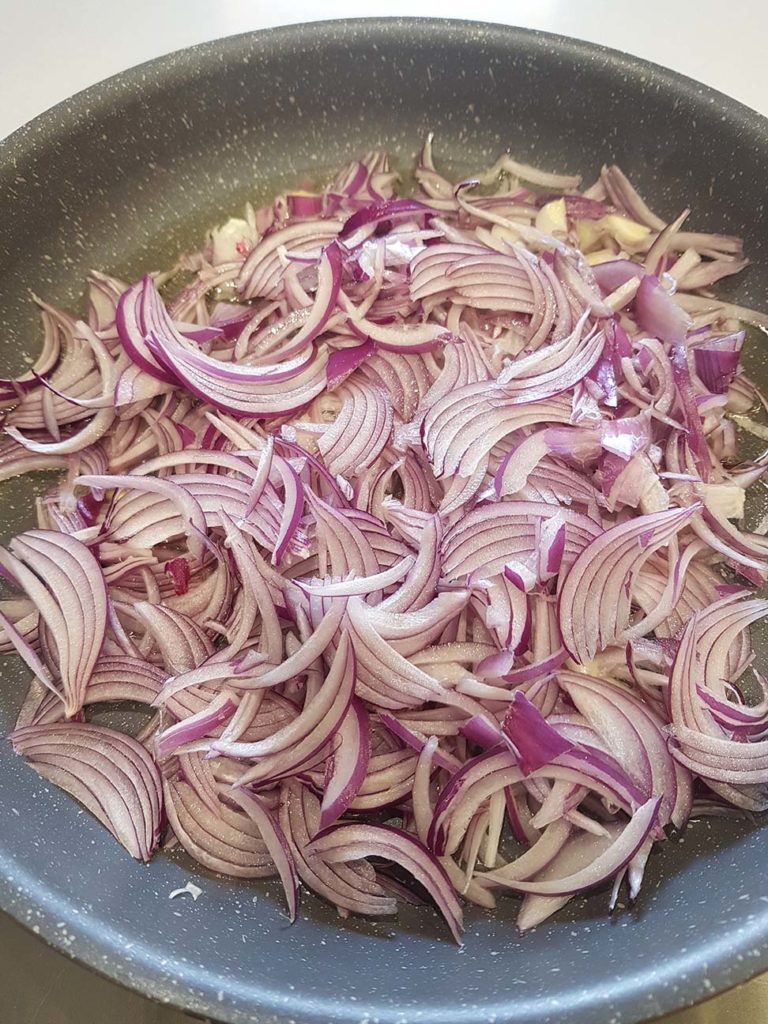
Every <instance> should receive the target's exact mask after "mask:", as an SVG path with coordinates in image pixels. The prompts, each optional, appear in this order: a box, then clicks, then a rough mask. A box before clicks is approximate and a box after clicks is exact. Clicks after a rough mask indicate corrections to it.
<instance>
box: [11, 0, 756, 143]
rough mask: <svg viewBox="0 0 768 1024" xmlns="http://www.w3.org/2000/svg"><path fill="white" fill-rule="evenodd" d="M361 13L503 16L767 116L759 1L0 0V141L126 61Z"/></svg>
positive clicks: (503, 19)
mask: <svg viewBox="0 0 768 1024" xmlns="http://www.w3.org/2000/svg"><path fill="white" fill-rule="evenodd" d="M361 13H365V14H366V15H369V16H370V15H414V14H418V15H422V16H425V17H429V16H432V17H437V16H439V17H449V18H462V17H467V16H468V15H471V17H472V18H474V19H476V20H479V21H492V22H504V23H507V24H514V25H523V26H526V27H528V28H536V29H543V30H546V31H550V32H559V33H561V34H563V35H571V36H577V37H579V38H581V39H588V40H591V41H594V42H598V43H603V44H605V45H606V46H612V47H615V48H616V49H619V50H625V51H627V52H629V53H634V54H637V55H638V56H641V57H645V58H647V59H649V60H652V61H656V62H657V63H658V64H664V65H666V66H667V67H671V68H674V69H675V70H677V71H682V72H683V73H684V74H686V75H690V76H691V77H692V78H697V79H699V80H700V81H702V82H706V83H707V84H708V85H712V86H714V87H715V88H717V89H720V90H721V91H722V92H725V93H728V94H729V95H731V96H734V97H735V98H736V99H739V100H741V101H742V102H743V103H746V104H748V105H749V106H752V107H754V108H755V109H756V110H759V111H760V112H761V113H763V114H768V74H766V73H765V72H764V71H763V70H762V67H763V61H764V60H765V41H766V30H768V6H766V5H765V3H764V2H762V0H732V2H730V3H726V4H723V3H722V0H642V2H640V3H638V2H637V0H635V2H632V3H630V2H628V0H473V2H472V3H468V2H467V0H389V2H388V3H378V2H376V0H362V2H361V0H283V2H282V3H274V2H272V3H267V2H265V0H131V2H130V3H128V2H125V0H123V2H122V3H121V2H118V0H72V2H71V3H67V2H62V0H26V2H25V3H21V2H20V0H0V25H2V27H3V30H2V35H1V36H0V57H1V59H0V139H1V138H3V137H5V136H6V135H8V134H9V133H10V132H12V131H13V130H14V129H15V128H18V127H19V126H20V125H22V124H24V123H25V122H26V121H29V120H30V118H32V117H34V116H35V115H36V114H39V113H41V112H42V111H43V110H45V109H46V108H47V107H50V106H53V104H55V103H58V102H59V101H60V100H63V99H66V98H67V97H68V96H71V95H72V94H73V93H75V92H78V91H79V90H80V89H84V88H85V87H86V86H88V85H91V84H93V83H94V82H97V81H99V80H100V79H103V78H107V77H108V76H109V75H113V74H115V73H116V72H118V71H122V70H123V69H124V68H128V67H131V66H132V65H134V64H139V63H141V62H142V61H145V60H149V59H150V58H152V57H157V56H159V55H160V54H162V53H169V52H170V51H172V50H178V49H181V48H182V47H184V46H189V45H191V44H193V43H199V42H203V41H204V40H207V39H215V38H217V37H220V36H227V35H233V34H235V33H237V32H246V31H249V30H251V29H257V28H266V27H269V26H272V25H279V24H288V23H295V22H301V21H320V20H326V19H330V18H347V17H358V16H359V15H360V14H361Z"/></svg>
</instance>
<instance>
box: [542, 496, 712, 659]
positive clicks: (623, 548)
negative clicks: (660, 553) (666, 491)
mask: <svg viewBox="0 0 768 1024" xmlns="http://www.w3.org/2000/svg"><path fill="white" fill-rule="evenodd" d="M698 510H699V509H698V506H695V505H694V506H691V507H690V508H687V509H669V511H666V512H657V513H654V514H651V515H647V516H639V517H638V518H637V519H633V520H630V521H629V522H628V523H624V524H622V525H619V526H615V527H613V528H612V529H610V530H606V531H605V533H603V534H602V535H601V536H600V537H598V538H596V539H595V540H594V541H592V543H591V544H589V545H588V546H587V547H585V548H584V550H583V551H582V552H581V554H580V555H579V557H578V558H577V559H576V561H575V562H574V564H573V566H572V567H571V569H570V572H569V573H568V575H567V576H566V577H565V582H564V583H563V586H562V588H561V590H560V596H559V603H558V614H559V621H560V629H561V630H562V634H563V643H564V644H565V647H566V649H567V650H568V651H570V653H571V656H572V657H573V658H575V659H576V660H577V661H579V662H581V663H582V664H583V663H585V662H588V661H590V660H591V659H592V658H594V656H595V654H596V653H597V652H598V651H602V650H605V649H606V648H607V647H609V646H610V645H611V644H614V643H616V642H620V641H621V639H622V634H623V631H624V630H625V629H626V627H627V624H628V621H629V613H630V599H631V591H632V580H633V576H634V574H635V573H637V571H638V570H639V569H640V567H641V566H642V565H643V563H644V562H645V561H646V560H647V559H648V558H649V557H650V555H652V554H653V552H654V551H657V550H658V549H659V548H660V547H662V546H663V545H664V544H667V543H668V542H669V541H670V539H671V538H672V537H674V536H675V535H676V534H677V533H678V532H679V531H680V530H682V529H683V527H684V526H685V525H686V524H687V523H688V522H689V521H690V520H691V518H692V517H693V516H694V515H696V513H697V512H698Z"/></svg>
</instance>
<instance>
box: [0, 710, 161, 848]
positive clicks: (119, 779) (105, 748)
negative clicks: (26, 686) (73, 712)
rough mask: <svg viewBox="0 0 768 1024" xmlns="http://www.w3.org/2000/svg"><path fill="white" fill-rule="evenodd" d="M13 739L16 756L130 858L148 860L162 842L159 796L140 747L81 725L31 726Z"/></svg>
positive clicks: (150, 762)
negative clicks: (73, 803) (65, 794)
mask: <svg viewBox="0 0 768 1024" xmlns="http://www.w3.org/2000/svg"><path fill="white" fill-rule="evenodd" d="M11 740H12V742H13V749H14V750H15V752H16V753H17V754H21V755H22V756H23V757H25V758H26V760H27V761H28V762H29V763H30V764H31V765H32V767H33V768H34V769H35V771H37V772H38V773H39V774H40V775H42V776H43V778H46V779H48V780H50V781H51V782H53V783H55V785H57V786H59V787H60V788H61V789H64V790H66V791H67V792H68V793H70V794H71V795H72V796H74V797H75V798H76V799H77V800H79V801H80V803H82V804H83V805H84V806H85V807H86V808H87V809H88V810H89V811H90V812H91V813H92V814H93V815H94V817H96V818H98V820H99V821H100V822H101V823H102V825H104V826H105V827H106V828H108V829H109V831H110V832H111V833H112V835H113V836H114V837H115V839H117V841H118V842H119V843H121V844H122V845H123V846H124V847H125V848H126V850H127V851H128V852H129V853H130V855H131V856H132V857H135V858H136V859H137V860H144V861H147V860H149V858H150V857H151V856H152V853H153V852H154V850H155V847H156V846H157V842H158V839H159V837H160V827H161V809H162V792H161V782H160V775H159V772H158V770H157V768H156V766H155V763H154V761H153V760H152V758H151V757H150V755H149V754H148V753H147V751H146V750H145V748H144V747H142V746H141V744H140V743H137V742H136V740H134V739H132V738H131V737H130V736H123V735H121V734H120V733H117V732H114V731H113V730H112V729H103V728H101V727H100V726H97V725H86V724H84V723H79V722H72V723H69V724H64V723H62V724H60V725H58V724H55V725H29V726H26V727H25V728H22V729H17V730H16V731H15V732H14V733H13V734H12V735H11Z"/></svg>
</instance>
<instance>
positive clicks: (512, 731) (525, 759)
mask: <svg viewBox="0 0 768 1024" xmlns="http://www.w3.org/2000/svg"><path fill="white" fill-rule="evenodd" d="M502 732H503V733H504V735H505V736H506V737H507V739H508V740H510V741H511V743H512V746H513V747H514V748H515V750H516V751H517V755H518V758H519V762H520V767H521V768H522V770H523V772H524V773H525V774H526V775H530V774H531V773H532V772H535V771H536V769H537V768H541V767H543V766H544V765H545V764H549V763H550V762H551V761H554V760H555V758H557V757H559V756H560V755H561V754H566V753H568V751H569V750H572V749H573V744H572V743H570V742H569V741H568V740H567V739H564V738H563V737H562V736H561V735H560V734H559V733H558V732H557V730H555V729H553V728H552V726H551V725H548V724H547V722H546V721H545V720H544V719H543V718H542V717H541V715H540V714H539V712H538V711H537V710H536V708H535V707H534V706H533V705H532V704H531V702H530V701H529V700H528V699H527V698H526V696H525V694H524V693H521V692H520V691H518V692H517V693H516V694H515V695H514V698H513V700H512V702H511V703H510V705H509V708H508V709H507V713H506V715H505V716H504V724H503V725H502Z"/></svg>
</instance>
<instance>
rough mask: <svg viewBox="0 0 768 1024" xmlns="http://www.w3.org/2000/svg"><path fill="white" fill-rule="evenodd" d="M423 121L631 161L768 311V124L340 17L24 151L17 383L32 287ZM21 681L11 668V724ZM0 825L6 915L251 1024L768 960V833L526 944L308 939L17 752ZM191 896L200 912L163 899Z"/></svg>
mask: <svg viewBox="0 0 768 1024" xmlns="http://www.w3.org/2000/svg"><path fill="white" fill-rule="evenodd" d="M428 130H434V131H435V132H436V133H437V140H436V146H435V151H436V155H437V159H438V161H440V160H441V159H442V160H446V159H447V160H448V163H449V165H451V166H452V167H453V168H454V169H459V170H469V169H470V168H471V167H476V166H477V165H478V164H480V163H482V162H483V161H486V160H489V159H490V158H492V157H494V156H496V155H497V153H498V152H499V151H500V150H502V149H505V148H510V150H511V151H512V152H513V153H514V155H515V156H516V157H518V158H519V159H522V160H527V161H530V162H533V163H537V164H539V165H542V166H544V167H547V168H550V169H553V170H562V171H579V172H582V173H583V174H585V176H586V177H587V178H589V177H590V175H593V174H594V173H595V172H596V171H597V170H598V168H599V165H600V164H601V163H602V162H603V161H610V160H617V161H618V162H620V164H621V165H622V166H623V167H624V169H625V170H627V171H628V172H629V173H630V174H631V176H632V178H633V180H635V181H636V182H637V184H638V185H639V187H640V189H641V191H642V192H643V193H644V194H645V195H647V196H648V197H650V200H651V201H652V204H653V206H654V207H655V208H656V209H657V210H658V212H659V213H660V214H661V215H663V216H669V217H671V216H673V215H675V214H677V213H678V212H679V211H680V209H681V208H682V207H683V206H685V205H689V204H690V205H691V206H693V208H694V211H695V212H694V217H693V218H692V224H691V226H692V227H694V228H695V227H704V228H706V229H711V230H718V229H719V230H722V231H725V232H733V233H738V234H743V235H744V236H745V238H746V248H747V251H748V253H749V254H750V256H752V258H753V260H754V266H753V267H752V269H750V270H749V271H748V273H747V274H745V275H740V276H739V279H738V281H734V283H733V285H729V286H728V288H727V289H725V290H726V291H727V292H728V291H729V290H730V289H731V288H732V294H733V295H734V296H735V297H736V298H737V299H738V300H741V301H750V302H754V303H765V301H766V283H768V272H767V268H766V250H765V240H766V238H768V224H766V211H765V208H764V199H765V186H764V180H765V168H766V167H768V122H766V121H765V120H764V119H763V118H761V117H760V116H759V115H757V114H756V113H754V112H753V111H751V110H748V109H747V108H745V107H742V106H740V105H739V104H737V103H735V102H733V101H731V100H729V99H727V98H725V97H723V96H721V95H719V94H717V93H714V92H712V91H711V90H709V89H707V88H705V87H704V86H700V85H698V84H696V83H695V82H692V81H690V80H688V79H684V78H681V77H680V76H678V75H675V74H673V73H672V72H669V71H664V70H662V69H660V68H657V67H654V66H652V65H650V64H646V63H643V62H642V61H639V60H636V59H634V58H630V57H626V56H622V55H620V54H618V53H615V52H612V51H608V50H603V49H600V48H598V47H595V46H592V45H589V44H586V43H577V42H574V41H571V40H567V39H562V38H558V37H555V36H547V35H541V34H536V33H531V32H526V31H522V30H518V29H511V28H503V27H497V26H483V25H476V24H467V23H459V22H443V21H416V20H414V21H399V20H391V21H356V22H335V23H334V22H331V23H324V24H320V25H305V26H296V27H293V28H286V29H277V30H273V31H268V32H260V33H256V34H254V35H248V36H240V37H237V38H233V39H228V40H224V41H223V42H218V43H211V44H207V45H204V46H200V47H196V48H194V49H190V50H186V51H183V52H181V53H177V54H173V55H171V56H169V57H164V58H161V59H160V60H157V61H154V62H152V63H151V64H147V65H144V66H142V67H139V68H137V69H135V70H133V71H129V72H127V73H125V74H122V75H118V76H117V77H116V78H113V79H111V80H109V81H108V82H105V83H102V84H101V85H97V86H94V87H93V88H92V89H89V90H87V91H86V92H84V93H81V94H79V95H78V96H76V97H74V98H73V99H72V100H70V101H68V102H66V103H63V104H61V105H60V106H58V107H56V108H54V109H53V110H51V111H50V112H48V113H47V114H44V115H43V116H42V117H40V118H38V119H37V120H36V121H33V122H32V123H31V124H30V125H28V126H27V127H25V128H23V129H21V130H20V131H19V132H17V133H16V134H15V135H13V136H12V137H11V138H10V139H8V140H7V141H6V142H5V143H3V144H2V149H1V150H0V224H2V230H1V231H0V322H2V332H3V333H2V342H3V345H2V353H3V358H2V362H3V363H4V364H5V365H4V366H2V370H3V371H5V370H11V369H13V370H17V369H20V368H21V367H22V366H23V359H24V356H25V355H28V354H30V353H32V352H34V351H35V349H36V348H37V345H38V339H39V331H38V325H37V317H36V313H35V310H34V308H33V306H32V304H31V303H30V302H29V301H28V297H27V296H28V289H30V288H32V289H33V290H34V291H36V292H37V293H39V294H41V295H43V296H44V297H46V298H47V299H50V300H51V301H53V302H55V303H59V304H64V305H67V304H69V305H70V306H77V304H78V303H79V302H81V295H82V281H83V277H84V275H85V273H86V271H87V270H88V268H89V267H91V266H95V267H99V268H102V269H106V270H108V271H111V272H113V273H116V274H120V275H125V276H132V275H136V274H137V273H138V272H139V271H140V270H141V269H147V268H157V267H161V266H163V265H165V264H167V263H168V262H169V261H171V260H172V259H173V258H174V257H175V256H176V254H177V253H178V252H179V250H181V249H184V248H185V247H188V246H192V245H193V244H197V243H199V241H200V239H201V237H202V231H203V228H204V226H206V225H208V224H210V223H213V222H216V221H221V220H223V219H224V218H225V217H226V216H227V214H228V213H230V212H237V211H238V210H239V209H240V207H241V206H242V204H243V202H244V201H245V200H246V199H248V198H251V199H253V198H254V197H256V198H259V197H264V195H265V194H266V193H268V192H269V191H270V190H272V189H274V188H275V187H277V186H278V185H280V184H284V185H295V184H297V183H298V181H299V180H300V179H301V178H303V177H304V176H306V175H309V176H310V177H315V178H322V177H323V176H324V173H325V172H326V171H327V169H328V168H330V167H333V166H335V165H338V164H339V163H341V162H342V161H343V160H344V159H345V158H348V157H350V156H353V155H356V154H358V153H359V152H360V151H363V150H365V149H366V148H368V147H373V146H382V147H384V148H386V149H389V150H391V151H393V153H394V154H395V156H396V158H397V161H398V163H399V164H400V165H402V166H403V167H406V166H407V165H408V164H409V162H410V159H411V157H412V155H413V153H414V152H415V151H416V149H417V148H418V146H419V144H420V142H421V140H422V138H423V136H424V135H425V133H426V132H427V131H428ZM25 493H27V492H25V491H24V489H23V488H12V489H11V493H10V496H9V497H6V495H7V494H8V492H7V491H5V490H4V491H3V504H2V506H0V508H2V513H3V520H2V523H0V532H1V533H2V535H3V536H8V535H9V534H11V533H12V532H13V531H14V530H15V529H17V528H18V527H19V526H20V525H22V524H23V523H24V522H25V520H24V512H23V510H24V505H25V502H26V500H27V499H26V498H25V496H24V495H25ZM21 679H22V675H21V673H20V671H19V669H18V666H17V665H16V663H15V662H12V661H11V660H6V663H5V664H4V665H3V667H2V676H1V677H0V688H1V689H0V692H2V699H1V700H0V705H1V706H0V731H2V732H3V733H5V732H6V731H7V729H8V728H9V727H10V725H11V724H12V722H13V720H14V715H15V712H16V709H17V707H18V704H19V703H20V700H21V694H22V687H21V685H20V683H21ZM0 821H1V822H2V826H1V827H0V903H1V904H2V906H3V907H4V908H6V909H7V910H9V911H10V913H12V914H13V915H14V916H15V917H16V918H18V919H19V920H20V921H22V922H24V923H25V924H27V925H28V926H29V927H31V928H33V929H34V930H35V931H37V932H39V933H40V934H41V935H43V936H45V938H47V939H48V940H49V941H50V942H52V943H53V944H54V945H56V946H57V947H58V948H59V949H61V950H64V951H65V952H68V953H70V954H71V955H72V956H74V957H77V958H78V959H80V960H82V961H84V962H85V963H87V964H89V965H91V966H92V967H94V968H95V969H96V970H98V971H100V972H102V973H104V974H106V975H108V976H109V977H111V978H114V979H116V980H118V981H120V982H123V983H124V984H126V985H129V986H132V987H134V988H136V989H139V990H140V991H142V992H144V993H146V994H148V995H151V996H154V997H155V998H157V999H160V1000H163V1001H170V1002H173V1003H176V1004H179V1005H181V1006H183V1007H185V1008H188V1009H190V1010H192V1011H196V1012H198V1013H200V1014H207V1015H210V1016H212V1017H216V1018H217V1019H221V1020H223V1021H231V1022H238V1024H240V1022H243V1024H244V1022H253V1024H289V1022H295V1024H330V1022H332V1021H333V1022H343V1024H491V1022H495V1024H504V1022H506V1024H512V1022H514V1024H534V1022H535V1024H547V1022H558V1024H577V1022H578V1024H632V1022H637V1021H640V1020H646V1019H649V1018H651V1017H654V1016H656V1015H658V1014H661V1013H663V1012H667V1011H670V1010H673V1009H676V1008H679V1007H681V1006H683V1005H686V1004H690V1003H692V1002H695V1001H697V1000H698V999H701V998H704V997H706V996H707V995H711V994H714V993H715V992H719V991H721V990H723V989H724V988H727V987H728V986H729V985H733V984H735V983H737V982H740V981H743V980H745V979H747V978H749V977H750V976H752V975H753V974H755V973H757V972H758V971H761V970H765V969H766V968H768V871H766V866H765V865H766V851H767V849H768V841H767V839H766V833H765V831H764V830H763V829H762V828H761V827H760V826H758V825H749V824H747V823H742V824H733V823H727V824H723V823H719V822H717V823H712V824H704V825H702V826H698V827H696V828H695V829H694V830H692V831H691V832H689V833H687V834H686V836H685V837H684V839H683V840H681V841H680V842H678V843H667V844H665V847H664V849H663V850H661V851H659V852H658V853H656V854H654V856H653V857H652V859H651V865H650V868H649V872H648V881H647V884H646V885H645V886H644V889H643V893H642V896H641V899H640V901H639V903H638V905H637V906H636V907H634V908H632V909H627V908H623V909H621V910H620V911H618V912H617V913H616V914H615V915H614V916H613V917H612V918H609V917H608V916H607V915H606V913H605V904H606V897H605V895H604V894H601V895H598V896H595V897H592V898H591V899H589V900H587V901H584V900H580V901H577V902H576V903H575V904H574V905H573V906H572V907H570V908H568V910H567V911H565V912H564V913H561V914H559V915H558V916H557V917H556V918H555V919H554V920H552V921H550V922H548V923H547V924H545V925H544V926H543V927H541V928H539V929H537V930H536V931H534V932H533V933H532V934H530V935H527V936H526V937H524V938H522V939H521V938H519V937H518V935H517V934H516V931H515V928H514V925H513V923H512V916H513V915H512V914H511V913H510V912H509V909H508V908H509V904H507V909H504V901H502V909H501V910H500V911H499V912H498V913H497V914H493V915H489V914H486V913H481V912H478V911H473V910H470V911H469V913H468V928H467V935H466V945H465V947H464V948H463V949H462V950H460V951H459V950H457V948H456V947H455V946H454V945H453V944H452V943H451V942H450V940H449V938H448V936H447V934H446V930H445V929H444V928H442V927H441V926H440V924H439V922H438V920H437V917H436V915H435V914H433V913H432V912H431V911H429V910H418V909H414V908H405V909H403V911H402V912H401V914H400V917H399V918H398V919H397V920H396V921H394V920H392V921H386V922H384V923H379V924H371V923H370V922H366V921H362V920H349V921H342V920H340V919H339V918H338V917H337V916H336V914H335V912H334V911H332V910H331V909H329V908H328V907H326V906H324V905H322V904H321V903H320V902H319V901H318V900H316V899H314V898H313V897H311V896H308V895H307V894H303V896H302V901H301V914H300V919H299V920H298V921H297V922H296V924H294V925H292V926H291V925H290V924H289V923H288V921H287V919H286V916H285V911H284V908H283V903H282V900H281V897H280V895H279V893H278V891H277V888H276V887H275V886H272V885H266V886H261V885H250V884H249V885H245V884H242V883H240V882H235V881H228V880H225V879H221V878H217V877H214V876H210V875H206V874H205V873H204V872H203V871H202V869H200V868H198V867H196V866H195V867H192V866H191V865H190V863H189V862H188V861H187V860H186V859H184V858H183V857H182V856H179V855H175V854H174V855H171V856H161V857H158V858H157V859H156V860H155V861H154V862H153V863H152V864H151V865H150V866H148V867H143V866H140V865H138V864H136V863H134V862H132V861H131V860H130V859H129V858H128V857H127V856H126V855H125V853H124V851H122V850H121V848H120V847H118V845H117V844H116V843H115V842H114V841H113V840H112V839H111V838H110V837H109V836H108V834H107V833H106V832H105V831H104V830H103V829H102V828H101V827H100V826H99V825H98V824H97V823H96V822H95V821H94V820H93V819H92V818H91V817H90V816H89V815H88V814H87V813H86V812H85V811H83V810H81V809H80V808H79V807H78V806H77V805H76V804H75V803H74V802H73V801H72V800H70V799H69V797H67V796H66V795H65V794H63V793H59V792H57V791H55V790H54V789H53V788H52V787H49V786H47V785H45V784H44V783H42V782H41V781H40V780H39V779H38V777H37V776H36V775H35V774H34V773H33V772H32V771H30V770H29V769H27V768H25V767H24V765H23V764H22V763H21V762H20V761H19V760H17V759H16V758H14V757H13V755H12V754H11V753H10V750H9V746H8V744H6V743H2V744H0ZM190 878H194V880H195V882H196V883H197V884H198V885H199V886H200V888H201V889H202V890H203V891H202V894H201V895H200V897H199V898H198V899H197V900H196V901H193V900H192V899H191V898H190V897H187V896H181V897H179V898H177V899H174V900H169V898H168V897H169V894H170V893H171V892H172V890H174V889H177V888H179V887H182V886H184V885H185V883H186V882H187V881H188V880H189V879H190ZM31 981H32V982H33V980H32V979H31ZM0 999H1V997H0Z"/></svg>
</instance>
